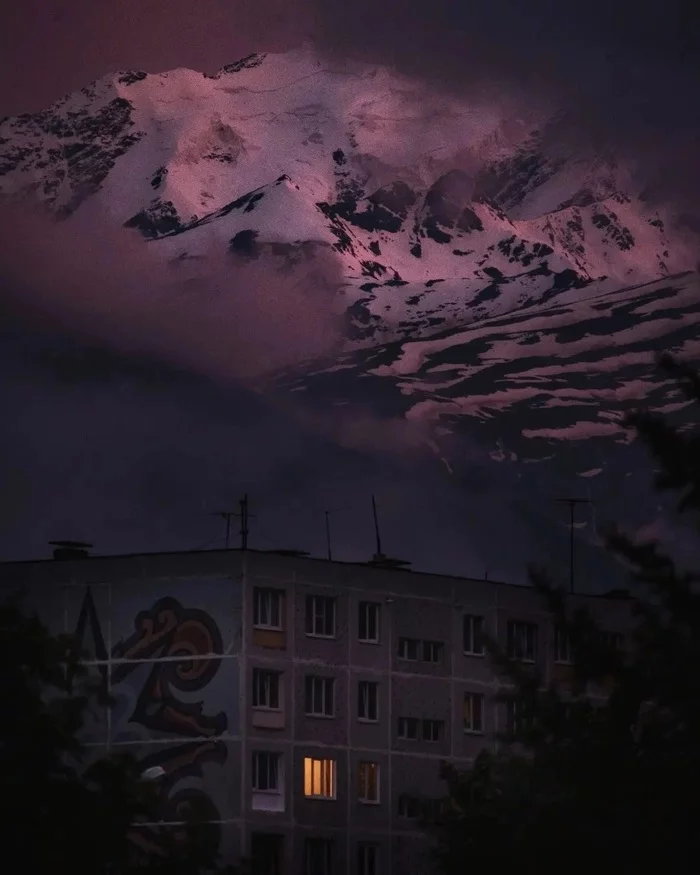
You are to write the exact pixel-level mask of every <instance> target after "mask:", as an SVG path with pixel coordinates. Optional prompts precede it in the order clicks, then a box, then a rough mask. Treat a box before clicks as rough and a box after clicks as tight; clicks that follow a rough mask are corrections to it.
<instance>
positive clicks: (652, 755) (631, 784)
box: [427, 356, 700, 875]
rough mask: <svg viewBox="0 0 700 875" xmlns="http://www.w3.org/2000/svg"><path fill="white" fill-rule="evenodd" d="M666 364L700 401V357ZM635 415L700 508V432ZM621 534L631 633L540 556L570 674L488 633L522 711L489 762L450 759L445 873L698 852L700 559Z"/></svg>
mask: <svg viewBox="0 0 700 875" xmlns="http://www.w3.org/2000/svg"><path fill="white" fill-rule="evenodd" d="M660 367H661V368H662V369H663V371H664V372H665V373H666V374H667V375H668V376H669V377H671V378H673V379H675V380H676V381H677V382H678V383H679V385H680V386H681V387H682V388H683V390H684V391H685V393H686V394H687V396H688V398H690V399H691V400H692V401H693V402H695V404H696V405H700V377H699V376H698V375H697V374H696V373H695V372H694V371H692V370H691V369H689V368H687V367H686V366H684V365H681V364H678V363H677V362H675V361H674V360H673V359H671V358H670V357H669V356H663V357H662V358H661V360H660ZM629 422H630V425H631V426H633V427H635V428H636V430H637V433H638V435H639V436H640V438H641V439H642V440H643V442H644V443H645V444H646V445H647V447H648V448H649V449H650V451H651V454H652V455H653V457H654V460H655V462H656V466H657V468H658V469H659V472H660V473H659V474H658V475H657V478H656V485H657V487H658V488H659V489H661V490H673V491H675V492H676V493H678V495H679V502H678V510H679V512H680V513H686V514H691V515H696V517H697V514H698V511H700V438H699V437H698V435H697V434H696V433H695V434H693V433H685V432H683V431H678V430H676V429H674V428H673V427H672V426H670V425H669V424H668V423H667V422H666V421H665V420H664V419H663V418H662V417H660V416H657V415H654V414H650V413H648V412H637V413H635V414H634V415H633V416H631V417H630V420H629ZM695 522H696V524H697V523H700V520H698V519H697V518H696V520H695ZM607 542H608V546H609V549H610V551H611V552H612V553H613V554H614V555H615V556H616V557H618V558H619V559H622V560H623V561H625V562H626V563H627V564H628V565H629V566H630V569H631V575H632V578H633V580H634V595H631V596H629V599H628V602H627V603H628V604H629V607H630V611H631V629H630V632H629V635H627V636H626V638H625V640H624V644H623V646H621V647H620V646H617V644H616V642H615V641H614V640H612V639H610V637H606V636H604V635H602V634H601V632H600V630H599V628H598V627H597V625H596V623H595V622H594V620H593V618H592V616H591V614H590V613H589V612H588V611H587V610H586V609H583V608H573V607H572V605H571V604H570V599H569V598H568V597H567V596H566V595H564V592H563V590H561V589H557V588H555V587H554V586H552V584H551V583H550V582H549V581H548V579H547V577H546V575H545V574H544V573H543V572H542V571H540V570H536V569H535V570H533V571H532V582H533V585H534V586H535V587H536V588H537V589H538V591H539V592H540V594H541V596H542V598H543V600H544V602H545V604H546V606H547V608H548V610H549V612H550V614H551V616H552V620H553V623H554V624H555V626H556V627H557V628H558V629H559V630H560V631H561V634H564V635H566V636H567V640H568V642H569V646H570V652H571V662H572V665H571V670H570V672H569V674H568V676H567V678H566V680H565V681H561V680H560V681H558V682H556V683H555V682H551V683H549V684H545V683H544V682H543V679H542V678H541V677H539V676H537V674H535V673H533V672H531V671H529V670H527V667H525V666H522V665H519V664H517V663H514V662H513V661H511V660H510V659H508V658H507V657H506V656H505V655H504V654H503V653H502V652H501V651H500V650H499V648H498V647H497V646H496V644H495V642H493V641H491V642H488V649H489V653H490V656H491V659H492V660H493V661H494V662H495V664H496V666H497V668H498V669H499V670H500V672H501V673H502V675H503V681H504V682H505V683H506V684H510V685H511V692H509V693H508V694H504V695H503V696H502V697H501V698H503V699H505V700H507V701H510V702H511V703H512V704H511V708H515V709H516V713H517V714H518V718H519V719H518V720H517V723H516V726H515V728H514V729H513V731H512V732H511V733H510V734H508V735H506V736H504V737H503V738H502V739H501V742H500V744H499V746H498V749H497V750H496V751H494V750H490V751H484V752H483V753H482V754H481V755H480V756H479V757H478V759H477V761H476V763H475V764H474V766H473V768H471V769H470V770H468V771H466V772H458V771H457V770H455V769H453V768H450V767H445V769H444V777H445V778H446V780H447V783H448V788H449V794H448V798H447V799H446V800H445V803H444V805H443V806H442V808H441V812H440V814H439V816H437V817H435V818H433V819H432V820H431V822H430V823H429V824H428V825H427V826H428V829H429V830H430V831H431V833H432V835H433V837H434V839H435V846H436V853H437V857H438V861H439V865H440V868H441V871H442V872H443V873H445V875H452V873H455V875H456V873H460V875H462V873H466V872H467V871H470V870H476V871H479V870H480V869H481V867H486V866H489V867H491V868H494V867H495V869H498V870H500V869H503V871H506V870H511V868H512V869H513V870H514V869H515V868H518V869H519V870H520V871H536V870H539V871H542V870H544V871H546V872H549V871H557V872H562V871H565V872H567V873H579V872H581V873H583V872H586V873H590V872H591V871H595V869H597V868H601V867H603V868H607V867H610V868H613V867H614V868H615V870H617V871H618V872H624V873H627V872H629V873H633V872H634V873H636V872H640V871H659V870H661V869H666V868H670V869H672V870H673V871H674V872H677V873H686V872H691V871H695V870H696V868H697V860H698V853H699V852H700V834H699V833H698V829H697V824H698V817H699V815H700V683H699V682H698V676H697V666H698V665H700V592H699V591H698V589H697V583H698V580H699V579H700V575H699V574H698V573H694V572H688V571H681V570H679V569H678V568H677V567H676V565H675V563H674V561H673V560H672V558H671V557H670V556H668V555H667V554H665V553H664V552H663V550H662V549H661V547H660V546H659V545H658V544H657V543H643V544H640V543H638V542H636V541H634V540H633V539H631V538H629V537H628V536H626V535H625V534H624V533H622V532H621V531H619V530H618V529H614V528H613V529H610V530H609V532H608V534H607ZM501 864H502V865H501Z"/></svg>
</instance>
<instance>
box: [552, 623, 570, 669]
mask: <svg viewBox="0 0 700 875" xmlns="http://www.w3.org/2000/svg"><path fill="white" fill-rule="evenodd" d="M554 661H555V662H563V663H569V662H571V641H570V640H569V636H568V634H567V632H566V629H562V628H560V627H559V626H557V627H556V628H555V630H554Z"/></svg>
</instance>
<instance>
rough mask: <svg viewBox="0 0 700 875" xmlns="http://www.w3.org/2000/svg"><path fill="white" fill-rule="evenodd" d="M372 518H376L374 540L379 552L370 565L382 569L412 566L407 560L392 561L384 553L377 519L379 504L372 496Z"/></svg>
mask: <svg viewBox="0 0 700 875" xmlns="http://www.w3.org/2000/svg"><path fill="white" fill-rule="evenodd" d="M372 516H373V518H374V538H375V544H376V549H377V552H376V553H375V554H374V556H373V557H372V559H371V560H370V563H369V564H370V565H375V566H379V567H381V568H400V567H401V566H403V565H410V564H411V563H410V561H408V560H407V559H392V558H391V557H390V556H385V555H384V553H382V539H381V536H380V534H379V520H378V518H377V502H376V500H375V498H374V495H373V496H372Z"/></svg>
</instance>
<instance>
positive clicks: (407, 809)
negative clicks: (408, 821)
mask: <svg viewBox="0 0 700 875" xmlns="http://www.w3.org/2000/svg"><path fill="white" fill-rule="evenodd" d="M420 816H421V805H420V802H419V800H418V799H416V797H415V796H409V794H408V793H402V794H401V795H400V796H399V817H410V818H412V819H414V818H417V817H420Z"/></svg>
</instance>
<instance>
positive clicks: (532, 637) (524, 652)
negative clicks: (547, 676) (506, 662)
mask: <svg viewBox="0 0 700 875" xmlns="http://www.w3.org/2000/svg"><path fill="white" fill-rule="evenodd" d="M508 656H509V657H510V658H511V659H517V660H520V661H521V662H534V661H535V659H536V658H537V626H535V624H534V623H521V622H519V621H517V620H513V621H511V622H509V623H508Z"/></svg>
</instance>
